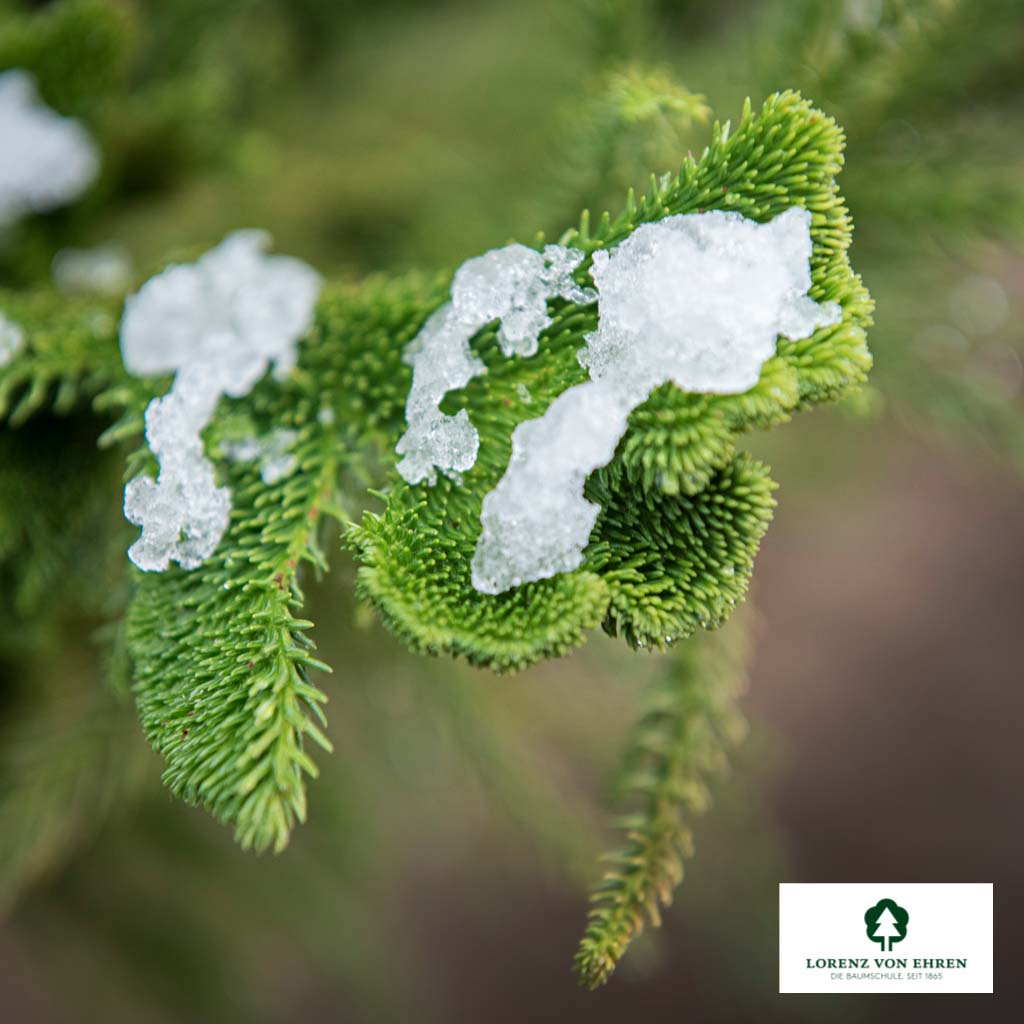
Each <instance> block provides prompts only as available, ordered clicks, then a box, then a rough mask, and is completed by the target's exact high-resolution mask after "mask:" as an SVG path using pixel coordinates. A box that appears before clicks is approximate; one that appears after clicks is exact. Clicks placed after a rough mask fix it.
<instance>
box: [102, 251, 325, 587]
mask: <svg viewBox="0 0 1024 1024" xmlns="http://www.w3.org/2000/svg"><path fill="white" fill-rule="evenodd" d="M269 244H270V238H269V236H268V235H267V234H265V233H264V232H262V231H237V232H235V233H234V234H231V235H229V236H228V237H227V238H225V239H224V241H223V242H221V244H220V245H218V246H217V247H216V248H214V249H212V250H210V251H209V252H208V253H206V254H205V255H203V256H202V257H200V258H199V260H198V261H197V262H196V263H192V264H188V265H177V266H171V267H169V268H168V269H167V270H165V271H164V272H163V273H161V274H158V275H157V276H156V277H154V278H151V279H150V280H149V281H147V282H146V284H144V285H143V286H142V288H141V289H140V290H139V291H138V292H137V293H136V294H134V295H132V296H129V298H128V300H127V301H126V302H125V310H124V316H123V318H122V320H121V354H122V357H123V359H124V364H125V367H126V368H127V370H128V371H129V372H130V373H132V374H135V375H137V376H143V377H145V376H153V375H156V374H164V373H174V374H175V377H174V383H173V384H172V386H171V390H170V392H168V394H166V395H164V396H163V397H161V398H156V399H154V400H153V401H152V402H150V404H149V407H148V408H147V409H146V439H147V440H148V442H149V446H150V449H151V450H152V452H153V454H154V455H155V456H156V458H157V461H158V462H159V464H160V472H159V475H158V476H157V479H156V480H153V479H152V478H151V477H147V476H139V477H136V478H135V479H134V480H132V481H130V482H129V483H128V486H127V487H126V488H125V500H124V512H125V517H126V518H127V519H128V520H129V522H132V523H135V524H136V525H137V526H141V527H142V535H141V536H140V537H139V539H138V540H137V541H136V542H135V543H134V544H133V545H132V546H131V548H130V549H129V551H128V557H129V558H130V559H131V560H132V561H133V562H134V563H135V564H136V565H137V566H138V567H139V568H140V569H143V570H147V571H156V572H161V571H163V570H164V569H166V568H167V567H168V565H169V564H170V563H171V562H172V561H174V562H177V563H178V564H179V565H181V566H182V568H184V569H194V568H197V567H198V566H200V565H201V564H202V563H203V562H204V561H205V560H206V559H207V558H209V557H210V555H211V554H213V551H214V550H215V548H216V547H217V545H218V543H219V542H220V539H221V537H222V536H223V535H224V531H225V530H226V529H227V525H228V519H229V516H230V512H231V492H230V490H229V488H227V487H218V486H217V484H216V480H215V477H214V471H213V465H212V464H211V463H210V461H209V460H208V459H207V458H206V455H205V452H204V448H203V441H202V432H203V430H204V429H205V428H206V426H207V425H208V424H209V422H210V420H211V419H212V418H213V414H214V411H215V410H216V408H217V403H218V401H219V400H220V397H221V395H228V396H229V397H231V398H240V397H242V396H243V395H246V394H248V392H249V391H251V390H252V388H253V386H254V385H255V384H256V382H257V381H258V380H260V378H261V377H263V376H264V374H266V372H267V369H268V367H269V366H271V365H273V367H274V375H275V377H276V378H277V379H281V378H282V377H284V376H285V375H286V374H287V373H288V372H289V371H290V370H291V369H292V368H293V367H294V366H295V363H296V360H297V358H298V341H299V339H300V337H301V336H302V335H303V334H305V333H306V331H308V330H309V328H310V326H311V324H312V319H313V307H314V305H315V303H316V298H317V295H318V294H319V291H320V285H321V281H320V277H319V275H318V274H317V273H316V272H315V271H314V270H313V269H312V268H311V267H309V266H308V265H306V264H305V263H303V262H302V261H300V260H297V259H294V258H292V257H289V256H278V255H274V256H268V255H267V254H266V249H267V248H268V247H269ZM288 471H290V469H289V468H288V467H284V468H283V469H282V466H281V465H278V466H277V468H276V469H275V470H274V471H273V472H279V473H280V474H281V475H283V474H284V473H286V472H288ZM277 479H280V476H278V477H277Z"/></svg>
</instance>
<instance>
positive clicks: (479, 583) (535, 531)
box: [472, 207, 842, 594]
mask: <svg viewBox="0 0 1024 1024" xmlns="http://www.w3.org/2000/svg"><path fill="white" fill-rule="evenodd" d="M810 224H811V215H810V213H808V212H807V211H806V210H804V209H801V208H798V207H794V208H792V209H790V210H787V211H786V212H785V213H782V214H780V215H779V216H778V217H776V218H775V219H774V220H772V221H769V222H768V223H766V224H758V223H757V222H755V221H752V220H748V219H747V218H745V217H743V216H741V215H740V214H737V213H723V212H717V211H715V212H711V213H703V214H685V215H680V216H675V217H667V218H665V219H664V220H661V221H658V222H656V223H652V224H645V225H642V226H641V227H639V228H637V229H636V230H635V231H634V232H633V233H632V234H631V235H630V236H629V237H628V238H627V239H626V240H625V241H624V242H622V244H620V245H618V246H617V247H615V248H614V249H613V250H611V251H610V252H604V251H599V252H597V253H595V254H594V261H593V268H592V271H591V273H592V276H593V279H594V283H595V284H596V285H597V289H598V312H599V322H598V328H597V330H596V331H595V332H594V333H593V334H590V335H588V337H587V346H586V348H584V349H583V350H582V351H581V352H580V362H581V363H582V365H583V366H585V367H586V368H587V369H588V371H589V373H590V377H591V379H590V380H589V381H587V382H585V383H583V384H579V385H577V386H576V387H572V388H569V389H568V390H567V391H565V392H563V393H562V394H561V395H560V396H559V397H558V398H557V399H556V400H555V401H554V402H553V403H552V404H551V406H550V407H549V408H548V410H547V412H546V413H545V414H544V415H543V416H542V417H540V418H539V419H535V420H529V421H526V422H524V423H521V424H520V425H519V426H518V427H516V429H515V431H514V432H513V434H512V457H511V459H510V461H509V465H508V468H507V470H506V472H505V475H504V476H503V477H502V479H501V480H500V481H499V482H498V484H497V486H496V487H495V488H494V489H493V490H492V491H491V492H490V493H489V494H487V496H486V497H485V498H484V502H483V511H482V513H481V517H480V518H481V522H482V524H483V532H482V534H481V536H480V539H479V542H478V544H477V548H476V553H475V555H474V558H473V566H472V570H473V585H474V586H475V587H476V589H477V590H480V591H482V592H484V593H488V594H497V593H501V592H502V591H505V590H508V589H510V588H512V587H515V586H518V585H520V584H521V583H524V582H527V581H530V580H538V579H544V578H546V577H549V576H553V575H555V574H556V573H561V572H568V571H571V570H572V569H575V568H577V567H578V566H579V565H580V563H581V562H582V560H583V550H584V549H585V548H586V546H587V542H588V540H589V537H590V533H591V530H592V529H593V527H594V523H595V522H596V520H597V516H598V514H599V512H600V507H599V506H598V505H596V504H594V503H593V502H590V501H587V500H586V499H585V498H584V496H583V485H584V483H585V481H586V478H587V477H588V476H589V475H590V473H592V472H593V471H594V470H595V469H597V468H598V467H600V466H603V465H606V464H607V463H608V462H609V461H610V460H611V458H612V456H613V455H614V453H615V449H616V447H617V445H618V443H619V440H620V439H621V437H622V435H623V434H624V433H625V431H626V425H627V421H628V418H629V414H630V413H631V412H632V410H633V409H635V408H636V407H637V406H638V405H640V404H641V403H642V402H643V401H644V400H645V399H646V398H647V397H648V396H649V395H650V393H651V391H652V390H654V388H656V387H658V386H660V385H662V384H664V383H666V382H668V381H672V382H673V383H675V384H676V385H677V386H678V387H679V388H681V389H682V390H684V391H696V392H715V393H720V394H730V393H740V392H744V391H747V390H749V389H750V388H752V387H753V386H754V385H755V384H756V383H757V381H758V378H759V376H760V372H761V367H762V365H763V364H764V362H765V361H766V360H767V359H769V358H770V357H771V356H772V355H773V354H774V353H775V346H776V343H777V339H778V336H779V335H780V334H781V335H785V336H786V337H788V338H792V339H799V338H806V337H809V336H810V335H811V334H812V333H813V332H814V330H815V329H816V328H818V327H823V326H826V325H829V324H834V323H837V322H838V321H839V320H840V319H841V315H842V314H841V310H840V308H839V306H838V305H837V304H835V303H827V304H824V305H818V304H817V303H816V302H815V301H814V300H813V299H811V298H810V297H809V296H808V294H807V292H808V290H809V289H810V287H811V272H810V256H811V237H810Z"/></svg>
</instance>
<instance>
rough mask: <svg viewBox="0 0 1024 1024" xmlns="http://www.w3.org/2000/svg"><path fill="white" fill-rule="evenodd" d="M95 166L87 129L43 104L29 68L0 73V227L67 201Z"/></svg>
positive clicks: (95, 156) (80, 189)
mask: <svg viewBox="0 0 1024 1024" xmlns="http://www.w3.org/2000/svg"><path fill="white" fill-rule="evenodd" d="M99 166H100V160H99V151H98V150H97V148H96V145H95V143H94V142H93V140H92V138H91V137H90V136H89V133H88V132H87V131H86V130H85V128H83V127H82V125H81V124H79V123H78V121H76V120H74V119H73V118H70V117H61V115H60V114H57V113H55V112H54V111H53V110H51V109H50V108H49V107H48V106H46V104H44V103H43V102H42V101H41V100H40V99H39V96H38V94H37V92H36V87H35V82H34V80H33V78H32V76H31V75H30V74H29V73H28V72H26V71H21V70H13V71H4V72H2V73H0V229H2V228H4V227H5V226H7V225H9V224H11V223H13V222H14V221H16V220H18V219H19V218H21V217H23V216H25V215H26V214H30V213H38V212H40V211H43V210H51V209H53V208H54V207H57V206H63V205H65V204H66V203H69V202H71V201H72V200H73V199H75V198H76V197H77V196H79V195H80V194H81V193H82V192H83V191H84V190H85V189H86V188H88V186H89V185H90V184H91V183H92V181H93V179H94V178H95V177H96V174H97V172H98V171H99Z"/></svg>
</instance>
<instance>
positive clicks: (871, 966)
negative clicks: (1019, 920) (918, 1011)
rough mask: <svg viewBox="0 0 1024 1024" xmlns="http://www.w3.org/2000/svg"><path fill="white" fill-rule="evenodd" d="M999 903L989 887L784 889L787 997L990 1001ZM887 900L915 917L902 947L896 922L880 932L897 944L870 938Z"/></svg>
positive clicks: (788, 885)
mask: <svg viewBox="0 0 1024 1024" xmlns="http://www.w3.org/2000/svg"><path fill="white" fill-rule="evenodd" d="M992 895H993V888H992V884H991V883H989V882H948V883H946V882H943V883H940V882H824V883H802V882H782V883H780V885H779V992H781V993H790V992H889V993H900V992H932V993H942V992H948V993H954V992H978V993H990V992H992V990H993V989H992ZM881 900H891V901H892V902H893V903H895V904H897V905H898V908H900V909H902V910H904V911H906V913H907V914H908V915H909V918H908V919H907V922H906V925H905V935H904V937H903V938H902V939H899V940H896V941H894V940H893V938H892V937H891V936H892V935H893V934H894V929H895V928H897V927H898V926H896V925H894V924H893V920H894V918H893V917H892V916H890V915H889V914H886V915H885V917H884V922H883V923H884V928H879V927H878V926H873V929H874V931H875V934H876V935H877V934H879V933H880V932H884V933H885V934H888V935H889V936H890V938H889V939H888V940H886V941H885V942H884V943H879V942H878V941H876V940H872V938H871V937H870V936H869V934H868V930H869V925H868V923H867V922H866V921H865V913H866V912H867V911H868V910H869V909H870V908H873V907H876V906H877V905H878V903H879V901H881ZM886 907H888V904H887V905H886ZM883 909H884V908H883ZM897 916H901V915H899V914H897ZM890 943H891V945H892V950H891V952H890V950H889V945H890ZM883 945H884V947H885V948H884V950H883Z"/></svg>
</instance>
